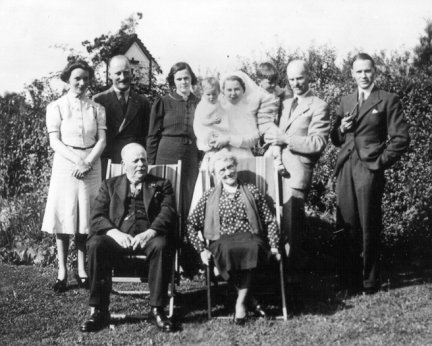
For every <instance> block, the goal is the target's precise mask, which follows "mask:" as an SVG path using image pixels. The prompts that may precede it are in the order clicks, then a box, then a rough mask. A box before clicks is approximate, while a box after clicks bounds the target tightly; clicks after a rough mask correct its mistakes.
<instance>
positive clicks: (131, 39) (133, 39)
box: [120, 34, 162, 73]
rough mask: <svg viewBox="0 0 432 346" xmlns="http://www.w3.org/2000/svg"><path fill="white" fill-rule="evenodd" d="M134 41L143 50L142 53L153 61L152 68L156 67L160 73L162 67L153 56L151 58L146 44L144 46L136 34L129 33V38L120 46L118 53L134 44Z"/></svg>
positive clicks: (124, 51) (125, 50)
mask: <svg viewBox="0 0 432 346" xmlns="http://www.w3.org/2000/svg"><path fill="white" fill-rule="evenodd" d="M134 43H136V44H137V45H138V46H139V47H140V48H141V50H142V51H143V52H144V54H145V55H146V56H147V57H148V58H149V59H151V60H152V61H153V63H154V68H155V69H156V71H157V72H159V73H162V69H161V68H160V66H159V64H158V62H157V61H156V59H155V58H153V56H152V55H151V54H150V52H149V50H148V49H147V48H146V46H144V44H143V43H142V41H141V40H140V39H139V38H138V35H137V34H132V35H130V37H129V39H128V40H127V41H126V42H125V43H124V45H122V47H121V48H120V53H121V54H125V53H126V52H127V51H128V49H129V48H130V47H131V46H132V45H133V44H134Z"/></svg>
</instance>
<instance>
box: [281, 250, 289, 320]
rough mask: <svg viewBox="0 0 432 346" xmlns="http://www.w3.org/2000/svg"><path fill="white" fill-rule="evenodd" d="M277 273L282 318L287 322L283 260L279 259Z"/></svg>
mask: <svg viewBox="0 0 432 346" xmlns="http://www.w3.org/2000/svg"><path fill="white" fill-rule="evenodd" d="M279 272H280V275H279V276H280V282H281V297H282V316H283V320H284V321H288V311H287V305H286V296H285V292H286V291H285V275H284V266H283V259H282V258H281V259H280V261H279Z"/></svg>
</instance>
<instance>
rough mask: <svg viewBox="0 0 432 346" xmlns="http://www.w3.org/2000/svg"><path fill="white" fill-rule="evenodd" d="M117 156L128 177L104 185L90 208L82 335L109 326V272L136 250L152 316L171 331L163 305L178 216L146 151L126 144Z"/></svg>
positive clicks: (170, 193)
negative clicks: (142, 260) (143, 260)
mask: <svg viewBox="0 0 432 346" xmlns="http://www.w3.org/2000/svg"><path fill="white" fill-rule="evenodd" d="M121 157H122V164H123V166H124V171H125V172H126V174H123V175H121V176H118V177H115V178H112V179H109V180H107V181H105V182H104V183H103V184H102V186H101V189H100V191H99V195H98V196H97V197H96V201H95V205H94V209H93V210H92V219H91V230H90V235H89V239H88V240H87V249H88V264H89V276H90V277H89V279H90V300H89V305H90V307H91V311H90V313H91V316H90V318H89V319H88V320H86V321H85V322H84V323H83V324H82V326H81V331H83V332H92V331H97V330H100V329H102V328H104V327H106V326H107V325H108V323H109V319H110V315H109V311H108V306H109V295H110V291H111V286H112V281H111V275H112V268H113V266H114V264H115V263H116V261H117V260H119V259H120V258H121V257H122V256H123V255H125V254H131V253H136V252H138V251H139V252H141V253H143V254H144V255H146V256H147V261H148V263H149V274H148V281H149V288H150V305H151V312H150V316H151V318H152V320H153V321H154V323H155V324H156V326H157V327H158V328H159V329H160V330H162V331H171V329H172V324H171V321H169V320H168V318H167V316H166V315H165V312H164V307H165V304H166V300H167V292H168V283H169V277H170V270H171V263H172V246H170V235H172V233H173V229H174V227H175V224H176V217H177V215H176V211H175V208H174V192H173V189H172V186H171V183H170V182H169V181H168V180H165V179H162V178H158V177H155V176H152V175H150V174H147V153H146V151H145V149H144V148H143V147H142V146H141V145H140V144H137V143H130V144H127V145H126V146H125V147H124V148H123V150H122V152H121Z"/></svg>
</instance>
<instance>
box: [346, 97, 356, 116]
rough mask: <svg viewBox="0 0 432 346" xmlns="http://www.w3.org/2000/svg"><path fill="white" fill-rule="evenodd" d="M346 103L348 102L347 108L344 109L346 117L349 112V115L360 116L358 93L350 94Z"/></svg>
mask: <svg viewBox="0 0 432 346" xmlns="http://www.w3.org/2000/svg"><path fill="white" fill-rule="evenodd" d="M346 102H347V108H346V109H344V110H345V114H343V116H346V113H347V112H348V113H349V114H354V116H356V114H358V101H357V92H354V93H352V94H349V95H348V96H347V101H346Z"/></svg>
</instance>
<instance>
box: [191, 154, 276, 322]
mask: <svg viewBox="0 0 432 346" xmlns="http://www.w3.org/2000/svg"><path fill="white" fill-rule="evenodd" d="M210 172H211V173H212V174H213V175H214V176H215V177H216V179H217V181H218V183H217V185H216V187H213V188H211V189H210V190H209V191H207V192H206V193H205V194H204V195H203V197H202V198H201V199H200V201H199V202H198V204H197V206H196V208H195V210H194V211H193V213H192V214H191V215H190V216H189V218H188V221H187V230H188V237H189V240H190V242H191V243H192V244H193V246H194V247H195V249H196V250H197V251H198V252H199V253H200V254H201V259H202V261H203V262H204V264H208V262H209V259H210V257H213V259H214V263H215V265H216V268H217V269H218V271H219V273H220V275H221V276H222V278H224V279H225V280H228V281H229V282H230V283H231V284H233V285H234V286H235V287H236V288H237V293H238V296H237V300H236V305H235V315H234V322H235V323H236V324H239V325H241V324H244V322H245V320H246V318H247V310H248V308H249V309H250V310H251V311H253V312H254V313H255V314H256V315H258V316H262V317H265V316H266V313H265V311H264V310H263V309H262V308H261V307H260V305H258V302H257V301H256V299H255V298H254V297H253V295H252V294H251V288H252V287H251V283H252V281H253V275H254V270H255V268H256V267H257V266H258V264H260V263H263V262H267V261H268V260H269V259H270V257H271V255H272V254H275V255H279V252H278V250H277V249H278V244H279V230H278V227H277V224H276V221H275V218H274V216H273V214H272V213H271V211H270V208H269V206H268V205H267V202H266V200H265V197H264V195H263V194H262V193H261V192H260V191H259V190H258V188H257V187H256V186H255V185H253V184H248V183H242V182H241V181H239V180H238V179H237V159H236V157H235V156H233V155H232V153H230V152H229V151H228V150H227V149H222V150H221V151H219V152H217V153H215V154H214V155H213V157H212V159H211V160H210ZM201 234H202V235H203V236H204V238H205V240H206V242H205V241H204V239H203V238H202V237H201V236H200V235H201Z"/></svg>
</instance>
